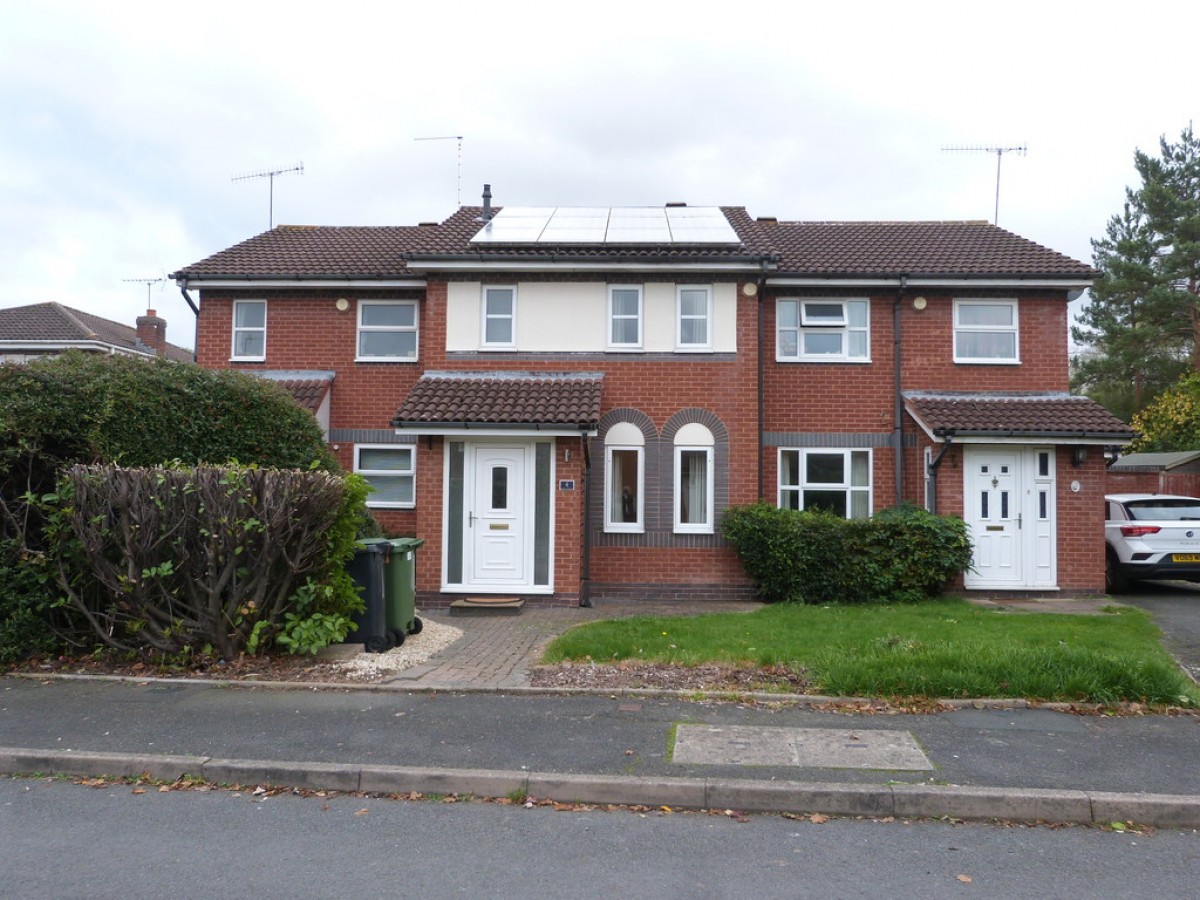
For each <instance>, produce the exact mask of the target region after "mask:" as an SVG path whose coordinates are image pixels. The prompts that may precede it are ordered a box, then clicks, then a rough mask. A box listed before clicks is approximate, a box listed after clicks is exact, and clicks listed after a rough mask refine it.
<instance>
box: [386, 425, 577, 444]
mask: <svg viewBox="0 0 1200 900" xmlns="http://www.w3.org/2000/svg"><path fill="white" fill-rule="evenodd" d="M393 431H395V433H396V434H397V435H399V436H401V437H426V436H428V437H461V438H470V439H471V440H483V439H486V438H523V439H524V440H527V441H532V440H537V439H538V438H543V437H595V436H596V435H597V433H598V432H597V431H596V429H594V428H593V429H590V430H580V429H578V428H562V427H556V428H532V427H531V428H484V427H482V426H478V425H477V426H475V427H473V428H462V427H461V426H460V427H454V426H447V425H431V426H429V427H428V428H424V427H420V426H413V427H412V428H395V429H393Z"/></svg>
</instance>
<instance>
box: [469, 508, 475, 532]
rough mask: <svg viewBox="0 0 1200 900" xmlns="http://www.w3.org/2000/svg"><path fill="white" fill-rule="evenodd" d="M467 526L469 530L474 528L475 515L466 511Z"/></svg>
mask: <svg viewBox="0 0 1200 900" xmlns="http://www.w3.org/2000/svg"><path fill="white" fill-rule="evenodd" d="M467 526H468V527H469V528H474V527H475V513H473V512H471V511H470V510H467Z"/></svg>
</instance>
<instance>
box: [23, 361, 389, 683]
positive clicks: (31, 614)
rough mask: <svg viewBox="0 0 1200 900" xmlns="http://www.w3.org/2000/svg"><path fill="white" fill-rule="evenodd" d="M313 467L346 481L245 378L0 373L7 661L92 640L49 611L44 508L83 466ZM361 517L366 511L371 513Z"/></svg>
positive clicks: (281, 396)
mask: <svg viewBox="0 0 1200 900" xmlns="http://www.w3.org/2000/svg"><path fill="white" fill-rule="evenodd" d="M231 460H236V461H238V462H240V463H242V464H245V465H258V466H262V467H275V468H286V469H308V468H309V467H310V466H315V467H316V468H319V469H323V470H328V471H331V472H340V471H341V467H340V466H339V465H338V463H337V460H336V458H335V457H334V456H333V454H332V453H330V451H329V449H328V447H327V446H326V444H325V439H324V436H323V435H322V433H321V429H320V426H319V425H318V424H317V422H316V420H315V419H314V417H313V416H312V415H311V414H310V413H309V412H308V411H307V410H305V409H302V408H301V407H300V406H298V405H297V404H296V403H295V401H294V400H293V399H292V398H291V396H290V395H289V394H288V393H287V392H286V391H285V390H283V388H281V387H280V386H279V385H278V384H276V383H274V382H272V381H268V380H266V379H262V378H257V377H255V376H253V375H248V374H245V373H242V372H234V371H213V370H209V369H202V368H200V367H199V366H194V365H188V364H183V363H172V362H168V361H166V360H146V359H133V358H130V357H121V356H102V355H98V354H87V353H82V352H78V351H75V352H70V353H64V354H62V355H61V356H56V357H47V358H45V359H41V360H36V361H34V362H31V363H29V364H27V365H0V620H2V621H3V626H2V627H0V661H4V660H7V661H11V660H13V659H19V658H24V657H26V656H29V655H31V654H34V653H41V652H45V651H46V650H47V648H48V647H51V646H53V647H56V648H60V649H66V648H68V647H69V646H71V645H72V644H73V645H74V646H75V647H76V649H79V648H81V647H83V646H90V645H91V639H90V638H88V637H86V630H85V629H82V627H81V626H82V625H83V623H81V622H80V621H78V618H77V617H76V618H75V619H72V618H71V617H70V616H69V615H68V610H66V609H65V608H61V607H60V608H59V609H57V610H50V609H49V605H48V604H49V601H50V600H51V599H52V598H53V596H54V592H53V589H52V587H51V586H50V584H49V583H48V578H47V573H46V571H45V567H44V565H39V561H44V552H45V550H46V546H45V540H44V538H43V534H42V528H43V524H44V523H43V519H42V514H41V510H40V509H39V507H38V505H37V501H38V500H39V499H40V498H41V497H43V496H44V495H47V494H53V493H54V491H55V489H56V483H57V480H58V476H59V472H60V471H62V470H63V469H65V468H67V467H68V466H71V465H74V464H76V463H84V464H95V463H118V464H120V465H123V466H158V465H161V464H164V463H169V462H171V461H178V462H180V463H182V464H184V465H190V466H195V465H202V464H215V465H220V464H224V463H227V462H230V461H231ZM364 513H365V507H364Z"/></svg>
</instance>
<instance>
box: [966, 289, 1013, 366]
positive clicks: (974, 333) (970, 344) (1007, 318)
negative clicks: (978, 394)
mask: <svg viewBox="0 0 1200 900" xmlns="http://www.w3.org/2000/svg"><path fill="white" fill-rule="evenodd" d="M1017 334H1018V332H1017V301H1016V300H955V301H954V361H955V362H967V363H1017V362H1020V357H1019V355H1018V353H1019V349H1020V348H1019V347H1018V344H1017Z"/></svg>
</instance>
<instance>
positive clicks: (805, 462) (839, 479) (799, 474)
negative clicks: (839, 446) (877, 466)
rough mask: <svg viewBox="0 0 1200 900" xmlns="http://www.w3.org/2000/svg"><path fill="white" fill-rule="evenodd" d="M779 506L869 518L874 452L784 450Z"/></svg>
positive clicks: (781, 456) (780, 463) (853, 517)
mask: <svg viewBox="0 0 1200 900" xmlns="http://www.w3.org/2000/svg"><path fill="white" fill-rule="evenodd" d="M779 506H780V508H782V509H809V510H812V509H823V510H826V511H828V512H832V513H834V514H836V515H839V516H843V517H845V518H847V519H866V518H869V517H870V515H871V451H870V450H825V449H820V450H802V449H795V450H792V449H781V450H780V451H779Z"/></svg>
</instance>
